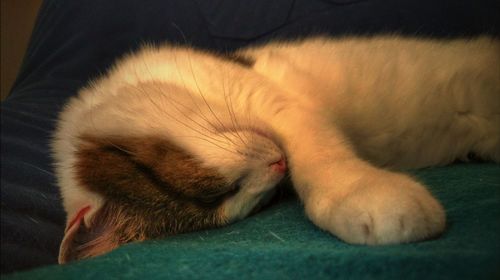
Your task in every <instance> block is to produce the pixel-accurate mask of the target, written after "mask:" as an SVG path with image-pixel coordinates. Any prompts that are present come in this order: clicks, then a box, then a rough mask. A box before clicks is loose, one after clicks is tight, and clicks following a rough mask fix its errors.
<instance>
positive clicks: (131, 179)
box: [70, 136, 236, 259]
mask: <svg viewBox="0 0 500 280" xmlns="http://www.w3.org/2000/svg"><path fill="white" fill-rule="evenodd" d="M81 139H82V144H81V146H80V148H79V150H78V152H77V162H76V166H75V169H76V175H77V180H78V181H79V183H80V184H81V185H82V186H84V187H85V188H88V189H89V190H91V191H93V192H97V193H100V194H102V195H103V196H104V197H105V204H104V205H103V207H102V208H101V209H99V211H98V212H97V213H96V214H95V216H94V217H93V219H92V222H91V226H90V228H85V226H81V227H80V228H79V230H78V232H77V236H76V237H75V239H74V240H75V241H74V244H73V248H72V249H71V250H72V253H71V254H70V255H71V256H72V257H71V258H73V259H79V258H86V257H91V256H94V255H98V254H102V253H104V252H107V251H109V250H111V249H113V248H115V247H117V246H119V245H120V244H123V243H127V242H131V241H141V240H145V239H152V238H158V237H161V236H166V235H172V234H177V233H181V232H188V231H193V230H199V229H204V228H211V227H217V226H220V225H223V224H225V223H226V221H225V219H224V217H222V216H221V211H220V205H221V203H222V201H223V199H224V198H225V197H226V196H227V195H230V194H231V193H232V192H234V191H235V190H236V189H235V186H234V185H232V184H229V183H227V182H226V180H225V179H224V177H222V176H221V175H220V174H218V173H217V171H216V170H214V169H210V168H206V167H202V166H201V164H200V162H199V161H197V160H196V159H194V158H193V157H192V156H190V155H189V154H187V153H186V152H184V151H183V150H182V149H180V148H179V147H177V146H175V145H174V144H172V143H170V142H168V141H166V140H163V139H160V138H159V137H143V138H98V137H91V136H85V137H82V138H81Z"/></svg>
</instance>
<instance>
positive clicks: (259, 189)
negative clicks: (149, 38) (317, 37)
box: [56, 85, 287, 263]
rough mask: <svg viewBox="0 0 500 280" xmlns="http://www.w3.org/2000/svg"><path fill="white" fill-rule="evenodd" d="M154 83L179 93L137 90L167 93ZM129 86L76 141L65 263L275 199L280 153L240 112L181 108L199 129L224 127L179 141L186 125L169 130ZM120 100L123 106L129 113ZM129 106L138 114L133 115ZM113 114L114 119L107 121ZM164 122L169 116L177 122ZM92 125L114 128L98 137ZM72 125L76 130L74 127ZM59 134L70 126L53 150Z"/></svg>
mask: <svg viewBox="0 0 500 280" xmlns="http://www.w3.org/2000/svg"><path fill="white" fill-rule="evenodd" d="M158 86H160V87H162V89H163V91H168V90H175V91H178V92H181V91H182V90H183V89H179V88H172V87H171V86H162V85H154V86H153V87H152V85H143V86H141V91H142V90H144V89H146V90H147V89H149V90H150V92H151V97H152V98H154V99H155V100H156V101H157V102H162V99H161V98H162V96H161V95H159V96H158V98H156V97H155V96H154V94H155V93H154V92H155V89H156V88H157V87H158ZM123 90H126V91H130V92H129V93H128V94H127V98H131V99H130V100H126V99H127V98H125V97H124V98H121V100H120V101H116V102H115V104H114V105H113V109H112V110H111V111H109V109H107V108H106V106H105V105H103V106H101V108H98V109H96V111H95V112H92V125H91V126H89V127H87V128H85V127H81V128H79V130H78V131H81V133H80V132H79V133H75V134H76V135H77V137H76V138H74V139H71V140H70V141H71V149H72V152H71V155H72V156H71V157H72V159H71V160H69V161H68V162H71V166H69V167H68V166H66V168H70V169H71V172H70V173H71V174H72V175H71V181H70V182H72V183H73V184H74V186H70V187H69V189H68V187H67V186H66V189H65V187H64V184H63V189H62V194H63V198H64V199H65V207H66V210H67V212H68V222H67V226H66V232H65V237H64V240H63V242H62V244H61V249H60V256H59V261H60V262H61V263H64V262H67V261H70V260H75V259H82V258H88V257H92V256H95V255H100V254H103V253H105V252H107V251H110V250H112V249H114V248H116V247H118V246H120V245H121V244H124V243H128V242H133V241H141V240H145V239H152V238H158V237H162V236H168V235H173V234H177V233H183V232H189V231H194V230H200V229H206V228H213V227H218V226H221V225H225V224H227V223H230V222H232V221H236V220H239V219H242V218H244V217H245V216H247V215H249V214H250V213H251V212H252V211H254V210H255V209H256V208H258V207H260V206H262V205H263V204H265V203H266V202H267V201H268V200H269V199H270V198H271V196H272V194H273V191H274V187H275V186H276V185H277V184H278V183H279V181H280V180H281V179H282V178H283V177H284V175H285V172H286V169H287V166H286V161H285V157H284V153H283V150H282V149H281V148H280V147H279V145H278V141H277V140H276V139H274V137H273V136H272V135H270V134H267V133H266V131H265V130H262V129H261V127H260V128H257V127H256V126H255V125H253V126H251V125H244V124H243V123H244V121H243V120H240V121H239V122H238V123H236V122H237V120H235V119H234V118H233V119H231V118H229V119H230V120H229V121H227V120H223V119H222V118H225V117H224V116H222V115H223V114H222V115H221V114H218V117H217V116H216V115H212V114H208V113H207V114H205V115H203V116H201V117H200V118H199V119H196V120H195V119H194V118H196V116H199V115H200V114H193V115H188V113H189V110H185V111H184V112H182V114H181V113H179V114H178V115H176V117H179V118H180V117H183V118H184V122H190V123H191V125H193V126H194V125H195V123H199V124H201V123H205V125H207V124H208V123H210V122H211V121H212V122H213V123H218V122H220V123H219V124H218V125H213V127H211V129H201V128H198V129H196V130H197V131H191V130H187V131H186V132H185V135H184V134H183V133H177V134H176V135H177V136H176V137H174V136H172V130H174V131H176V130H182V125H181V124H179V123H177V125H179V126H178V127H172V126H170V127H169V129H170V130H164V131H163V130H162V128H163V126H162V124H159V123H158V122H160V121H161V118H160V119H156V118H154V117H152V116H146V115H145V113H144V112H146V111H147V110H149V111H155V108H154V107H151V106H152V105H151V104H148V102H150V101H147V100H146V101H139V100H140V99H135V100H134V98H133V97H134V94H140V93H141V92H136V91H137V88H128V89H123ZM120 102H121V104H125V105H124V106H123V111H122V110H121V109H120V108H121V107H120V104H119V103H120ZM132 102H135V103H132ZM132 104H134V105H132ZM144 106H145V107H146V108H142V107H144ZM96 107H99V106H96ZM147 107H149V108H147ZM216 107H217V106H216V105H213V106H212V108H211V110H217V108H216ZM130 108H134V110H133V112H135V113H137V114H138V115H137V116H130V114H131V113H130V112H131V111H130ZM141 108H142V109H144V111H143V110H141ZM99 110H107V111H106V114H102V116H107V118H108V119H100V117H101V114H100V113H99ZM149 111H148V112H149ZM171 111H172V112H173V113H172V114H175V113H174V112H175V110H171ZM221 111H226V110H225V109H224V110H222V109H221ZM112 115H115V116H118V117H115V119H114V120H110V119H109V117H110V116H112ZM160 115H161V114H160ZM164 118H165V120H164V122H168V123H169V124H170V123H175V122H173V121H172V120H171V119H169V118H166V117H164ZM204 118H205V119H204ZM217 118H220V119H219V120H217ZM63 119H64V116H63ZM127 120H134V121H133V122H131V121H127ZM222 122H225V123H224V124H223V123H222ZM68 123H70V122H68ZM66 125H68V124H66ZM68 126H69V125H68ZM95 127H100V128H103V129H105V130H106V131H107V132H110V131H112V133H101V131H100V130H99V129H94V128H95ZM146 127H149V128H146ZM72 129H73V132H72V133H74V132H75V131H77V129H75V128H72ZM113 129H114V131H113ZM141 129H145V131H148V133H145V131H141ZM183 129H184V130H186V128H183ZM62 130H64V129H62ZM120 130H123V131H120ZM61 135H64V131H62V132H60V134H59V140H57V141H56V149H57V145H61V146H63V145H66V142H65V141H67V139H64V136H61ZM183 135H184V136H183ZM58 141H59V144H57V143H58ZM64 168H65V167H64V166H60V167H59V169H60V170H61V169H64ZM66 185H67V184H66ZM71 188H73V189H71Z"/></svg>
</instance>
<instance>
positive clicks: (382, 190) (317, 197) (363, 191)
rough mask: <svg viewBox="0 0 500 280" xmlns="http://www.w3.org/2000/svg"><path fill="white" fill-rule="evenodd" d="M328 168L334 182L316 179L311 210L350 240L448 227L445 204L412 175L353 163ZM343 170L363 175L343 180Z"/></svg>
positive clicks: (416, 235)
mask: <svg viewBox="0 0 500 280" xmlns="http://www.w3.org/2000/svg"><path fill="white" fill-rule="evenodd" d="M324 172H325V174H324V175H323V176H324V177H329V179H327V180H329V181H330V183H329V184H324V185H323V182H315V181H316V180H314V179H311V180H310V184H311V185H310V187H309V188H310V190H309V191H308V192H307V194H306V195H303V197H302V199H303V201H304V204H305V208H306V212H307V214H308V216H309V217H310V219H311V220H312V221H313V222H314V223H315V224H317V225H318V226H319V227H321V228H323V229H325V230H328V231H330V232H331V233H333V234H335V235H336V236H338V237H339V238H341V239H342V240H344V241H346V242H349V243H356V244H392V243H402V242H411V241H418V240H423V239H427V238H430V237H434V236H436V235H438V234H440V233H441V232H442V231H443V230H444V227H445V213H444V210H443V208H442V207H441V205H440V204H439V202H438V201H437V200H436V199H435V198H434V197H432V195H431V194H430V193H429V192H428V191H427V190H426V189H425V187H424V186H422V185H421V184H420V183H418V182H416V181H415V180H413V179H411V178H410V177H408V176H406V175H403V174H397V173H392V172H388V171H384V170H377V169H371V168H368V169H365V168H360V169H356V167H352V166H351V167H350V168H348V169H344V168H332V169H331V170H329V171H327V170H325V171H324ZM343 172H351V173H357V172H359V174H358V175H357V177H358V178H357V179H353V180H350V179H348V180H346V181H343V180H344V178H343V177H344V176H343V175H342V173H343ZM299 173H300V172H299ZM332 173H337V174H332ZM352 175H353V174H351V175H350V176H352ZM298 176H301V175H298ZM296 187H297V188H301V184H298V185H296ZM299 191H300V190H299ZM303 194H304V193H303Z"/></svg>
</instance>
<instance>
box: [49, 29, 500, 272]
mask: <svg viewBox="0 0 500 280" xmlns="http://www.w3.org/2000/svg"><path fill="white" fill-rule="evenodd" d="M53 152H54V157H55V160H56V171H57V177H58V181H59V185H60V189H61V193H62V197H63V201H64V207H65V210H66V212H67V226H66V232H65V237H64V240H63V241H62V244H61V249H60V256H59V261H60V262H61V263H64V262H67V261H70V260H74V259H81V258H87V257H91V256H95V255H99V254H102V253H105V252H107V251H109V250H112V249H114V248H116V247H118V246H119V245H121V244H124V243H127V242H132V241H140V240H145V239H150V238H159V237H163V236H168V235H172V234H176V233H181V232H187V231H194V230H199V229H204V228H211V227H218V226H222V225H225V224H228V223H231V222H234V221H237V220H240V219H243V218H244V217H245V216H247V215H249V213H251V212H252V211H254V210H255V209H256V208H258V207H260V206H261V205H263V204H265V203H266V202H267V201H268V200H269V199H270V198H271V196H272V195H273V190H274V188H275V186H276V185H277V184H278V182H280V180H281V179H282V178H283V177H284V176H285V173H286V172H287V171H289V172H290V175H291V178H292V182H293V184H294V187H295V190H296V192H297V193H298V195H299V197H300V199H301V200H302V202H303V204H304V207H305V211H306V213H307V215H308V217H309V218H310V219H311V220H312V221H313V222H314V223H315V224H316V225H318V226H319V227H320V228H322V229H325V230H327V231H329V232H331V233H332V234H334V235H336V236H337V237H339V238H340V239H342V240H344V241H346V242H349V243H356V244H391V243H401V242H411V241H417V240H422V239H426V238H431V237H435V236H437V235H439V234H440V233H441V232H442V231H443V230H444V228H445V212H444V210H443V208H442V206H441V205H440V204H439V202H438V201H437V200H436V199H435V198H433V196H432V195H431V194H430V193H429V192H428V191H427V190H426V189H425V187H424V186H423V185H422V184H420V183H419V182H417V181H416V180H414V179H413V178H411V177H409V176H407V175H405V174H402V173H399V172H397V171H396V170H404V169H409V168H420V167H426V166H435V165H443V164H448V163H451V162H453V161H454V160H456V159H467V156H468V155H469V154H470V153H474V154H475V155H477V156H479V157H481V158H482V159H485V160H494V161H496V162H499V161H500V43H499V40H497V39H492V38H487V37H481V38H477V39H473V40H449V41H441V40H426V39H412V38H403V37H395V36H381V37H371V38H342V39H327V38H320V37H318V38H310V39H305V40H299V41H293V42H273V43H269V44H265V45H262V46H258V47H254V48H249V49H244V50H241V51H239V52H237V53H235V54H233V55H231V56H230V57H228V58H224V57H221V56H219V55H215V54H211V53H208V52H205V51H200V50H195V49H191V48H186V47H177V46H169V45H165V46H161V47H152V46H149V47H145V48H143V49H142V50H140V51H139V52H137V53H135V54H131V55H129V56H127V57H125V58H124V59H122V60H121V61H119V62H118V63H117V64H116V65H115V66H114V67H113V68H112V69H111V70H110V71H109V73H108V74H107V75H105V76H104V77H102V78H100V79H98V80H96V81H94V82H93V83H91V84H90V85H89V86H87V87H86V88H84V89H82V90H81V92H80V94H79V96H78V97H75V98H73V99H72V100H71V101H70V102H69V104H68V105H67V106H66V108H65V109H64V111H63V112H62V113H61V116H60V121H59V124H58V128H57V131H56V133H55V138H54V142H53Z"/></svg>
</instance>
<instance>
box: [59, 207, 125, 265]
mask: <svg viewBox="0 0 500 280" xmlns="http://www.w3.org/2000/svg"><path fill="white" fill-rule="evenodd" d="M108 208H109V205H107V204H104V205H103V207H102V208H101V209H99V210H98V211H97V212H96V213H95V214H93V217H92V218H89V217H88V215H90V210H91V209H90V206H86V207H83V208H82V209H80V210H79V211H78V212H77V214H76V215H75V216H74V217H73V218H72V219H71V220H70V221H69V222H68V225H67V227H66V230H65V233H64V238H63V240H62V242H61V246H60V248H59V258H58V261H59V263H60V264H63V263H67V262H70V261H73V260H79V259H85V258H89V257H94V256H98V255H102V254H104V253H106V252H109V251H111V250H113V249H115V248H116V247H118V246H119V245H120V243H121V242H120V238H118V236H117V232H116V231H117V229H118V226H117V224H116V223H114V222H113V221H116V219H112V217H109V212H110V211H109V209H108ZM104 215H108V217H105V216H104ZM85 220H90V223H89V225H87V224H86V223H85Z"/></svg>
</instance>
